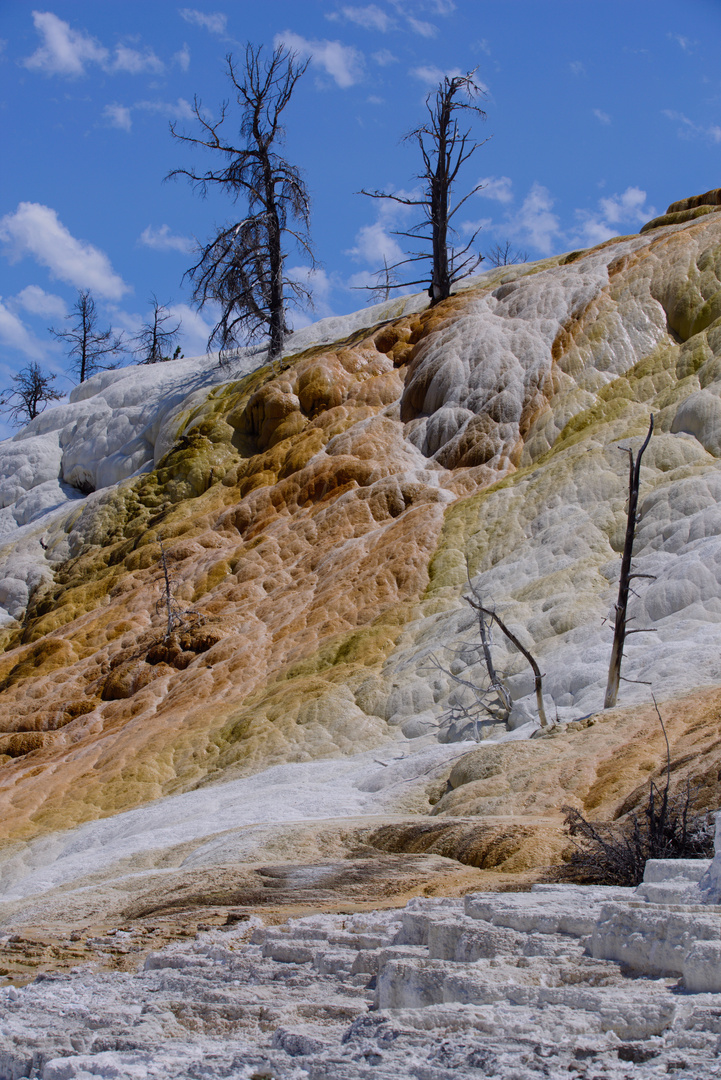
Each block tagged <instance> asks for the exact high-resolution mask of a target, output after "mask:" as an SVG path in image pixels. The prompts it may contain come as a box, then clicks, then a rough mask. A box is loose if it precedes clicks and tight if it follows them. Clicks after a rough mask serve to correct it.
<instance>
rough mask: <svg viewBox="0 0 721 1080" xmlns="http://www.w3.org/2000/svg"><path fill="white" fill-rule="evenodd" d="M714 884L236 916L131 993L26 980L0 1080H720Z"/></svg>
mask: <svg viewBox="0 0 721 1080" xmlns="http://www.w3.org/2000/svg"><path fill="white" fill-rule="evenodd" d="M704 872H706V873H705V877H704V879H703V880H702V881H701V882H700V884H699V878H701V876H702V874H703V873H704ZM720 873H721V860H719V859H717V860H715V862H714V864H711V866H710V868H709V861H708V860H696V861H693V862H687V863H671V864H669V863H659V862H656V863H649V864H648V866H647V874H646V877H647V883H646V884H644V885H642V886H640V887H639V889H638V890H636V891H635V890H633V889H614V888H595V887H588V888H584V887H582V886H577V887H568V886H536V887H535V888H534V890H533V891H532V892H531V893H513V894H498V893H481V894H474V895H471V896H467V897H466V898H465V900H463V899H461V900H449V899H426V898H418V899H416V900H412V901H411V902H410V903H409V904H408V905H407V907H406V908H405V909H403V910H391V911H375V912H366V913H363V914H353V915H316V916H312V917H307V918H301V919H294V920H290V921H289V922H288V923H287V924H285V925H283V926H279V927H268V928H266V927H264V926H263V925H262V923H261V921H260V919H257V918H256V917H251V918H250V919H249V920H247V921H245V922H239V923H235V924H233V925H231V926H230V927H229V928H228V929H227V930H224V929H221V930H212V931H203V932H200V933H198V935H197V937H196V939H195V940H194V941H193V942H191V943H186V944H182V945H171V946H168V947H166V948H164V949H162V950H160V951H158V952H156V953H150V954H149V955H148V956H147V957H146V959H145V961H144V963H143V964H142V965H141V969H140V970H138V971H137V972H136V973H133V974H107V973H101V972H99V971H97V970H95V969H94V968H93V967H92V966H86V967H83V968H77V969H74V970H73V971H72V972H71V973H70V974H69V975H58V974H45V975H43V974H41V975H40V976H39V977H38V978H37V979H36V980H35V982H34V983H32V984H30V985H28V986H25V987H23V988H15V987H5V988H4V989H2V990H0V1013H1V1015H2V1034H1V1035H0V1077H1V1078H2V1080H6V1078H7V1080H10V1078H12V1080H16V1078H18V1077H37V1078H42V1080H91V1078H103V1080H110V1078H133V1080H146V1078H156V1077H157V1078H168V1080H170V1078H178V1080H180V1078H183V1080H185V1078H188V1077H193V1078H198V1080H200V1078H206V1077H208V1078H211V1077H212V1078H221V1077H222V1078H226V1077H227V1078H233V1080H301V1078H302V1080H306V1078H307V1080H361V1078H362V1080H366V1078H368V1080H370V1078H375V1080H399V1078H404V1077H408V1078H415V1080H458V1078H459V1077H464V1078H465V1077H468V1078H474V1077H479V1078H480V1077H499V1078H508V1080H511V1078H513V1080H531V1078H536V1077H554V1078H555V1077H562V1076H563V1077H584V1078H588V1080H592V1078H600V1077H604V1078H606V1077H608V1078H614V1080H620V1078H624V1080H625V1078H629V1080H630V1078H633V1080H636V1078H639V1077H649V1078H650V1077H658V1076H673V1077H675V1078H677V1080H710V1078H712V1077H721V1056H719V1051H720V1050H721V942H720V941H719V937H720V933H719V932H720V931H721V906H719V905H717V904H715V903H713V902H712V901H714V900H718V899H719V895H718V891H719V876H720ZM679 875H680V876H679ZM710 901H711V902H710ZM132 937H133V935H132V933H131V932H129V931H124V930H122V929H118V930H114V931H112V932H111V933H109V934H108V935H107V937H105V938H99V939H97V941H96V942H95V945H96V949H97V951H98V953H99V954H100V955H102V952H103V949H106V950H108V951H110V949H115V950H117V949H118V946H119V945H120V946H121V947H123V946H124V947H126V948H127V949H128V950H132V948H133V941H132Z"/></svg>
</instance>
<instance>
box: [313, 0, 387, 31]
mask: <svg viewBox="0 0 721 1080" xmlns="http://www.w3.org/2000/svg"><path fill="white" fill-rule="evenodd" d="M326 18H327V19H331V20H333V21H334V22H339V21H340V20H341V19H346V20H347V21H348V22H352V23H355V24H356V26H362V27H363V29H364V30H380V32H381V33H382V34H386V33H387V32H388V31H389V30H390V29H391V27H393V26H394V25H395V21H394V20H393V19H392V18H391V17H390V15H389V14H388V12H386V11H383V10H382V8H379V7H378V5H377V4H367V5H366V6H365V7H350V6H344V7H342V8H341V9H340V11H332V12H329V13H328V14H327V15H326Z"/></svg>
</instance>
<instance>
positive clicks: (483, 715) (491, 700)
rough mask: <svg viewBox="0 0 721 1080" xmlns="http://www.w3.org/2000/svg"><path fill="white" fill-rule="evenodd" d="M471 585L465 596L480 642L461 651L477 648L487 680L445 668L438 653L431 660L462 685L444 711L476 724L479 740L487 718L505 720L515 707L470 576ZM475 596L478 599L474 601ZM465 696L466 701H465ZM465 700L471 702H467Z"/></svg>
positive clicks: (465, 651)
mask: <svg viewBox="0 0 721 1080" xmlns="http://www.w3.org/2000/svg"><path fill="white" fill-rule="evenodd" d="M468 585H469V588H470V589H471V592H472V594H473V596H464V597H463V599H464V600H465V602H466V603H467V604H468V605H469V607H471V608H472V610H473V611H474V613H475V617H476V621H477V623H478V636H479V639H480V641H479V644H474V645H471V644H466V645H464V646H463V647H462V648H461V649H460V650H458V651H459V652H463V653H466V654H467V653H468V651H476V653H477V654H478V657H479V659H480V660H481V661H482V663H483V664H484V666H485V669H486V675H487V679H486V680H485V681H484V682H473V681H471V680H470V679H464V678H462V677H461V676H460V675H458V674H456V673H455V672H453V671H451V670H450V668H447V667H444V666H443V664H441V662H440V660H439V659H438V657H437V656H436V655H435V654H432V655H431V663H432V665H433V667H434V668H436V669H437V670H438V671H441V672H443V674H444V675H446V676H447V677H448V678H449V679H451V680H452V681H453V682H454V683H455V685H456V686H457V687H458V688H459V693H458V694H457V695H456V699H455V701H454V702H453V703H452V704H451V706H450V708H449V709H448V710H447V711H446V713H445V717H444V718H445V719H447V720H455V721H457V720H465V721H468V722H469V723H471V724H473V726H474V728H475V734H476V739H478V738H479V725H480V724H481V723H482V722H483V720H484V719H490V720H492V721H496V722H501V723H506V722H507V720H508V717H509V716H510V714H511V709H512V708H513V701H512V699H511V694H510V691H509V690H508V687H507V686H506V684H505V683H504V681H503V677H502V676H501V675H500V674H499V673H498V671H497V670H496V666H495V664H494V662H493V654H492V652H491V649H492V647H493V633H492V620H491V619H487V616H486V614H485V612H484V610H483V608H482V606H480V598H479V594H478V593H477V592H476V590H475V588H474V587H473V585H472V583H471V580H470V575H469V579H468ZM474 598H475V600H476V601H477V602H476V603H474V602H473V601H474ZM464 699H465V700H464ZM466 702H469V703H468V704H466Z"/></svg>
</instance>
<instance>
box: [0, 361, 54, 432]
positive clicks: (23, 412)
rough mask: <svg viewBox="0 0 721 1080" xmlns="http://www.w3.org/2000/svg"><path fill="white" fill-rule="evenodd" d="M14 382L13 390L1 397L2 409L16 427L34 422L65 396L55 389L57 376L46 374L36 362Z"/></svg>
mask: <svg viewBox="0 0 721 1080" xmlns="http://www.w3.org/2000/svg"><path fill="white" fill-rule="evenodd" d="M12 382H13V387H12V390H5V391H4V392H3V393H2V395H1V396H0V409H1V410H2V411H3V412H7V413H9V414H10V422H11V423H12V424H14V425H15V426H16V427H22V426H23V424H27V423H29V422H30V421H31V420H34V419H35V417H36V416H39V415H40V413H41V412H43V411H44V410H45V407H46V406H47V405H48V403H49V402H51V401H59V400H60V398H61V397H62V396H63V395H62V394H60V393H58V391H57V390H54V389H53V383H54V382H55V375H49V374H46V373H45V372H44V371H43V370H42V368H41V367H40V365H39V364H38V363H36V362H35V360H33V361H31V363H29V364H28V366H27V367H24V368H22V369H21V370H20V371H18V373H17V375H13V377H12Z"/></svg>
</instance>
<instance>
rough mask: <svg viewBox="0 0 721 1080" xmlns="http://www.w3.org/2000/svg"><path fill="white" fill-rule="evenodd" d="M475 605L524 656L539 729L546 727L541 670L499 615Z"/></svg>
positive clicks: (479, 603) (471, 603)
mask: <svg viewBox="0 0 721 1080" xmlns="http://www.w3.org/2000/svg"><path fill="white" fill-rule="evenodd" d="M468 602H469V604H470V605H471V607H475V604H474V603H473V601H471V600H469V601H468ZM476 603H478V605H479V610H480V611H482V612H483V614H484V615H487V616H488V617H489V618H491V619H493V620H494V621H495V622H496V623H497V625H498V626H499V627H500V629H501V632H502V633H503V634H505V635H506V637H507V638H508V640H509V641H510V643H511V645H513V646H514V647H515V648H516V649H518V651H519V652H520V653H521V654H522V655H523V656H525V658H526V660H527V661H528V663H529V664H530V665H531V670H532V671H533V680H534V683H533V685H534V689H535V691H536V706H537V708H538V719H539V720H540V722H541V727H542V728H545V727H548V720H547V719H546V710H545V708H544V705H543V675H542V674H541V669H540V668H539V666H538V664H537V663H536V661H535V659H534V657H533V655H532V653H531V652H530V651H529V650H528V649H527V648H526V646H525V645H522V644H521V642H520V640H519V639H518V638H517V637H516V635H515V634H514V633H513V631H512V630H509V628H508V627H507V626H506V624H505V623H504V621H503V619H502V618H501V617H500V615H499V614H498V613H497V612H496V611H495V610H491V609H490V608H487V607H484V606H483V605H482V604H481V602H480V601H479V600H477V601H476Z"/></svg>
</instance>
